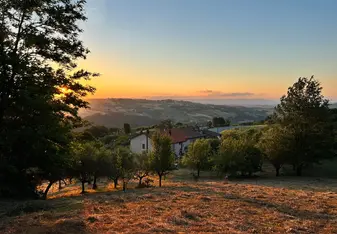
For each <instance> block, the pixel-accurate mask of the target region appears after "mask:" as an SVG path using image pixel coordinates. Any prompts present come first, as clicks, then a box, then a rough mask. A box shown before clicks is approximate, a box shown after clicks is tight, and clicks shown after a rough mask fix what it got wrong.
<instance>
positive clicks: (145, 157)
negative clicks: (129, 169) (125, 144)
mask: <svg viewBox="0 0 337 234" xmlns="http://www.w3.org/2000/svg"><path fill="white" fill-rule="evenodd" d="M149 173H150V164H149V153H147V152H143V153H141V154H138V155H136V156H135V178H137V179H138V181H139V182H138V186H139V187H140V186H141V185H142V180H143V178H145V177H147V176H148V175H149Z"/></svg>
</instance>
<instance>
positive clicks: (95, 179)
mask: <svg viewBox="0 0 337 234" xmlns="http://www.w3.org/2000/svg"><path fill="white" fill-rule="evenodd" d="M92 189H97V175H96V174H95V175H94V183H93V184H92Z"/></svg>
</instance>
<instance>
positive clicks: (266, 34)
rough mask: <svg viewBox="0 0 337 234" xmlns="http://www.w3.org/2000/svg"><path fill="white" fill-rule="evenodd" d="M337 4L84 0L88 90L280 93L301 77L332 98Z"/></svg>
mask: <svg viewBox="0 0 337 234" xmlns="http://www.w3.org/2000/svg"><path fill="white" fill-rule="evenodd" d="M336 12H337V1H336V0H324V1H318V0H315V1H312V0H282V1H276V0H255V1H252V0H88V6H87V13H88V17H89V20H88V21H87V22H86V23H85V24H84V25H82V27H83V29H84V30H85V33H84V34H83V40H84V42H85V44H86V46H88V47H89V49H90V50H91V52H92V53H91V54H90V55H89V57H88V59H87V60H86V61H85V62H82V63H81V66H83V67H85V68H88V69H89V70H93V71H97V72H100V73H101V74H102V76H101V77H99V78H97V79H95V80H94V81H93V82H92V84H93V85H94V86H96V88H97V92H96V94H95V97H97V98H107V97H134V98H135V97H182V98H184V97H192V98H205V97H209V98H229V99H246V98H247V99H260V98H264V99H278V98H279V97H280V96H281V95H282V94H284V93H285V92H286V90H287V88H288V86H290V85H291V84H292V83H294V81H296V79H297V78H298V77H300V76H311V75H315V77H316V78H317V79H318V80H320V81H321V83H322V85H323V87H324V94H325V95H326V96H327V97H329V98H330V99H334V100H336V99H337V14H336Z"/></svg>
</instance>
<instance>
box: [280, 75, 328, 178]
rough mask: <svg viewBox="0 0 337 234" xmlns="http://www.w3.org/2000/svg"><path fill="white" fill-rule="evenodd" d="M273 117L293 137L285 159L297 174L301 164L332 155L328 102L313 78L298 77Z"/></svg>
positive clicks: (299, 171)
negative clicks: (287, 158)
mask: <svg viewBox="0 0 337 234" xmlns="http://www.w3.org/2000/svg"><path fill="white" fill-rule="evenodd" d="M274 119H275V122H276V123H278V124H279V125H280V126H281V127H282V128H284V129H285V130H286V131H287V132H288V133H289V134H291V135H292V136H293V141H292V144H290V145H291V155H290V156H291V157H290V158H289V160H288V162H289V163H290V164H292V165H293V166H294V168H295V169H296V173H297V175H301V174H302V170H303V167H305V166H307V165H309V164H312V163H319V162H320V161H321V160H322V159H326V158H331V157H333V156H334V154H333V143H334V133H333V127H332V123H331V115H330V111H329V101H328V100H327V99H325V98H324V96H323V95H322V87H321V85H320V83H319V82H318V81H317V80H315V79H314V77H311V78H299V79H298V81H297V82H296V83H294V84H293V86H291V87H289V89H288V92H287V94H286V95H284V96H283V97H281V103H280V104H279V105H278V106H277V107H276V109H275V114H274Z"/></svg>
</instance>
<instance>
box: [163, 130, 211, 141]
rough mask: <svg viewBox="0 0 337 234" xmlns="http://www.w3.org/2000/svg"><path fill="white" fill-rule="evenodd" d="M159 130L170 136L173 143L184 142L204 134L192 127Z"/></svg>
mask: <svg viewBox="0 0 337 234" xmlns="http://www.w3.org/2000/svg"><path fill="white" fill-rule="evenodd" d="M161 132H162V133H165V134H169V135H170V136H171V138H172V143H173V144H175V143H180V142H184V141H187V140H188V139H192V138H201V137H203V136H204V135H203V134H201V133H199V132H197V131H195V130H193V129H192V128H172V129H170V130H162V131H161Z"/></svg>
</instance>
